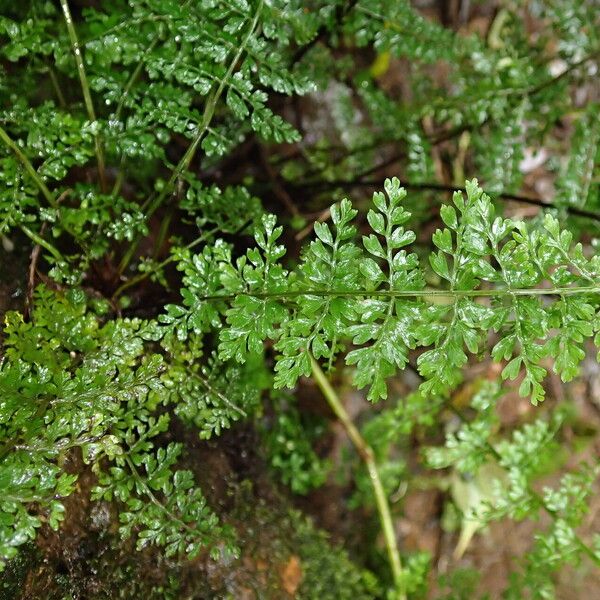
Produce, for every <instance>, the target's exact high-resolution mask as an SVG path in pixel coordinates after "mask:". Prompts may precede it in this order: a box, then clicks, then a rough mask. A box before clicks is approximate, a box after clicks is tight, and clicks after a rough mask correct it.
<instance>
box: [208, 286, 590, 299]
mask: <svg viewBox="0 0 600 600" xmlns="http://www.w3.org/2000/svg"><path fill="white" fill-rule="evenodd" d="M577 294H600V286H577V287H566V288H558V287H554V288H513V289H512V290H508V289H487V290H434V289H423V290H372V291H367V290H333V289H332V290H290V291H287V292H251V291H245V292H238V293H237V294H215V295H212V296H202V297H200V298H198V299H199V300H200V301H203V302H204V301H206V302H209V301H213V300H217V301H218V300H233V299H235V298H237V297H239V296H250V297H252V298H274V299H280V300H286V299H293V298H299V297H302V296H318V297H320V298H328V297H329V296H335V297H337V298H362V297H364V298H390V297H392V298H435V297H437V298H440V297H441V298H455V297H459V298H490V297H491V298H496V297H504V296H512V295H515V296H563V295H566V296H574V295H577Z"/></svg>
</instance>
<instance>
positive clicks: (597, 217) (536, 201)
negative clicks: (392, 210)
mask: <svg viewBox="0 0 600 600" xmlns="http://www.w3.org/2000/svg"><path fill="white" fill-rule="evenodd" d="M382 166H383V165H382ZM288 185H292V184H288ZM381 185H382V181H381V180H380V179H369V180H365V179H356V180H343V179H340V180H334V181H307V182H300V183H295V184H293V186H292V187H294V188H296V189H312V190H315V189H316V190H318V191H324V190H328V189H331V188H336V187H341V188H353V187H373V188H379V187H381ZM402 186H403V187H405V188H406V189H407V190H420V191H426V190H431V191H438V192H446V193H454V192H466V189H465V188H464V187H458V186H451V185H443V184H439V183H411V182H408V181H403V182H402ZM494 198H495V199H498V200H508V201H512V202H520V203H521V204H529V205H531V206H539V207H541V208H551V209H556V210H559V209H560V208H562V207H559V206H556V204H553V203H552V202H544V201H543V200H541V199H540V198H533V197H531V196H521V195H520V194H510V193H507V192H501V193H499V194H495V195H494ZM564 208H565V210H566V211H567V212H568V213H569V214H570V215H573V216H576V217H583V218H586V219H592V220H594V221H600V214H598V213H595V212H592V211H589V210H585V209H583V208H578V207H577V206H566V207H564Z"/></svg>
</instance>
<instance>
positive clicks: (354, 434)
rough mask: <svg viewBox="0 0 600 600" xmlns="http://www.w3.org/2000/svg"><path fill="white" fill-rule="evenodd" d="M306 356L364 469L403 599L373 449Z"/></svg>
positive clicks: (402, 598) (391, 528) (403, 597)
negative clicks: (367, 474) (371, 488)
mask: <svg viewBox="0 0 600 600" xmlns="http://www.w3.org/2000/svg"><path fill="white" fill-rule="evenodd" d="M309 356H310V362H311V366H312V373H313V376H314V378H315V381H316V383H317V385H318V386H319V389H320V390H321V392H322V393H323V396H325V399H326V400H327V403H328V404H329V406H330V407H331V410H333V412H334V413H335V416H336V417H337V418H338V419H339V420H340V422H341V423H342V425H343V426H344V429H345V430H346V432H347V433H348V437H349V438H350V440H351V441H352V443H353V444H354V447H355V448H356V450H357V452H358V454H359V455H360V457H361V459H362V460H363V462H364V463H365V465H366V467H367V471H368V473H369V479H370V480H371V485H372V486H373V492H374V494H375V503H376V505H377V511H378V513H379V520H380V522H381V528H382V529H383V535H384V537H385V544H386V548H387V553H388V559H389V561H390V567H391V569H392V575H393V578H394V585H395V588H396V591H397V600H406V592H405V591H404V589H403V588H404V582H403V571H402V562H401V560H400V553H399V552H398V545H397V543H396V534H395V532H394V524H393V522H392V515H391V512H390V507H389V504H388V500H387V497H386V494H385V490H384V489H383V485H382V483H381V478H380V476H379V471H378V470H377V463H376V461H375V455H374V453H373V449H372V448H371V446H369V444H367V442H366V441H365V439H364V438H363V437H362V435H360V432H359V431H358V429H357V428H356V426H355V425H354V423H353V422H352V419H350V415H348V413H347V412H346V410H345V408H344V406H343V404H342V403H341V402H340V399H339V398H338V396H337V394H336V393H335V390H334V389H333V388H332V387H331V384H330V383H329V380H328V379H327V377H325V373H323V371H322V369H321V367H320V366H319V363H318V362H317V361H316V360H315V359H314V358H313V357H312V355H310V354H309Z"/></svg>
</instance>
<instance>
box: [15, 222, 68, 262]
mask: <svg viewBox="0 0 600 600" xmlns="http://www.w3.org/2000/svg"><path fill="white" fill-rule="evenodd" d="M20 228H21V231H22V232H23V233H24V234H25V235H26V236H27V237H28V238H29V239H30V240H31V241H32V242H34V243H35V244H38V245H39V246H41V247H42V248H45V249H46V250H48V252H50V254H52V256H54V258H55V259H56V260H58V261H61V262H66V261H65V259H64V258H63V255H62V254H61V253H60V252H59V251H58V250H57V249H56V248H55V247H54V246H53V245H52V244H51V243H50V242H47V241H46V240H45V239H44V238H43V237H41V236H39V235H38V234H37V233H35V231H31V229H29V227H27V226H26V225H20Z"/></svg>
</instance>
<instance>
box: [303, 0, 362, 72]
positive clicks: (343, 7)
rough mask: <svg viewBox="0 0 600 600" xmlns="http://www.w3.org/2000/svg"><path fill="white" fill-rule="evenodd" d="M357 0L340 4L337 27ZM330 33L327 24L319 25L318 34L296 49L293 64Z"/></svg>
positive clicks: (336, 13) (337, 10)
mask: <svg viewBox="0 0 600 600" xmlns="http://www.w3.org/2000/svg"><path fill="white" fill-rule="evenodd" d="M357 2H358V0H350V1H349V2H345V3H342V4H340V5H338V7H337V9H336V11H335V22H336V28H337V27H339V26H340V25H341V23H342V21H343V20H344V18H345V17H346V15H347V14H348V13H349V12H350V11H351V10H352V9H353V8H354V6H355V5H356V3H357ZM329 33H331V31H330V30H329V28H328V27H327V25H322V26H321V27H319V29H318V30H317V35H315V37H314V38H313V39H312V40H311V41H310V42H308V44H304V46H301V47H300V48H298V50H296V52H295V54H294V56H293V57H292V64H293V65H295V64H296V63H297V62H299V61H301V60H302V59H303V58H304V56H305V55H306V53H307V52H308V51H309V50H311V49H312V48H314V47H315V46H316V45H317V44H318V43H319V42H322V41H323V40H325V38H326V37H327V35H328V34H329Z"/></svg>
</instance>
